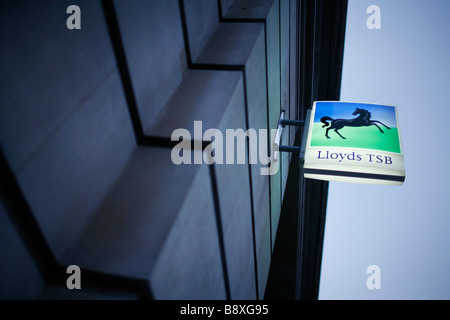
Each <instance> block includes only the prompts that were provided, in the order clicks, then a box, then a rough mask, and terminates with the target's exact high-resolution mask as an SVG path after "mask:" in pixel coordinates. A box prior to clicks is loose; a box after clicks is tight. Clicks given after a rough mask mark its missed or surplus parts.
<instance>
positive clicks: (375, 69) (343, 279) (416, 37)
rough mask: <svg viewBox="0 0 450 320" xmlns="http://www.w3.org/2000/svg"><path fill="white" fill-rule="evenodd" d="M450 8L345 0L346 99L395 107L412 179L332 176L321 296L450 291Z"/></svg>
mask: <svg viewBox="0 0 450 320" xmlns="http://www.w3.org/2000/svg"><path fill="white" fill-rule="evenodd" d="M370 5H377V6H378V7H379V8H380V13H381V15H380V17H381V20H380V22H381V23H380V26H381V29H369V28H368V27H367V25H366V21H367V20H368V18H369V17H370V16H371V14H370V13H367V12H366V11H367V8H368V7H369V6H370ZM449 13H450V1H448V0H429V1H425V0H395V1H393V0H375V1H372V0H370V1H368V0H349V6H348V16H347V31H346V40H345V52H344V68H343V77H342V89H341V101H357V102H368V103H379V104H386V105H395V106H397V108H398V116H399V123H400V130H401V136H402V143H403V151H404V157H405V167H406V180H405V182H404V184H403V185H402V186H378V185H361V184H350V183H338V182H331V183H330V187H329V195H328V207H327V218H326V226H325V239H324V251H323V260H322V272H321V283H320V292H319V299H446V300H447V299H450V273H449V272H448V270H449V266H450V237H449V235H450V205H449V199H450V187H449V181H450V170H449V165H448V163H449V161H450V160H449V159H450V149H449V147H450V143H449V138H450V137H449V136H450V123H449V121H450V107H449V102H450V90H449V84H450V58H449V57H450V42H449V40H450V27H449V23H448V14H449ZM371 265H375V266H378V267H379V270H380V273H379V275H380V284H381V288H380V289H369V288H368V287H367V285H366V283H367V279H368V278H369V276H371V274H368V273H366V270H367V268H368V267H369V266H371Z"/></svg>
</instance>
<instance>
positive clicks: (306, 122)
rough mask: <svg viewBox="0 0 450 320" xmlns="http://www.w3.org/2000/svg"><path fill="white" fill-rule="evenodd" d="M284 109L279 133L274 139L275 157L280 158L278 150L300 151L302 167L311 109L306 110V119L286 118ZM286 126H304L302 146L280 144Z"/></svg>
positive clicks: (279, 123)
mask: <svg viewBox="0 0 450 320" xmlns="http://www.w3.org/2000/svg"><path fill="white" fill-rule="evenodd" d="M284 113H285V112H284V110H283V111H282V112H281V115H280V120H279V122H278V129H277V133H276V135H275V141H274V145H275V148H274V150H275V151H274V159H275V160H276V161H277V159H278V152H277V151H279V152H292V153H300V167H301V166H302V165H303V162H304V156H305V148H306V136H307V134H308V128H309V117H310V116H311V110H310V109H308V110H307V112H306V119H305V120H289V119H284ZM285 126H297V127H303V135H302V145H301V147H295V146H285V145H280V141H281V136H282V134H283V129H284V127H285Z"/></svg>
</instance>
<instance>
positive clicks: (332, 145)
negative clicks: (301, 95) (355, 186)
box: [304, 101, 405, 185]
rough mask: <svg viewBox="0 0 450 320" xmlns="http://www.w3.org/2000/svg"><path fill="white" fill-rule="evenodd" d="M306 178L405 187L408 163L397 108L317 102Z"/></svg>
mask: <svg viewBox="0 0 450 320" xmlns="http://www.w3.org/2000/svg"><path fill="white" fill-rule="evenodd" d="M304 174H305V177H306V178H311V179H319V180H328V181H344V182H356V183H371V184H391V185H401V184H403V182H404V180H405V165H404V159H403V150H402V144H401V138H400V129H399V124H398V116H397V108H396V107H395V106H387V105H379V104H369V103H355V102H334V101H316V102H314V105H313V108H312V111H311V117H310V119H309V131H308V137H307V144H306V150H305V164H304Z"/></svg>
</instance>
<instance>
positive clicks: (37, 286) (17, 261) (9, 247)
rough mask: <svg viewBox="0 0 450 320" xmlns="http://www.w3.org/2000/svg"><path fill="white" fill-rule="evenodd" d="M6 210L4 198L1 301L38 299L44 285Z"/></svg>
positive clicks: (0, 246)
mask: <svg viewBox="0 0 450 320" xmlns="http://www.w3.org/2000/svg"><path fill="white" fill-rule="evenodd" d="M6 210H7V209H6V208H5V206H4V204H3V200H1V199H0V261H1V272H0V299H2V300H3V299H20V300H23V299H37V298H38V297H39V294H40V292H41V290H42V289H43V287H44V282H43V280H42V278H41V276H40V273H39V270H38V269H37V268H36V265H35V263H34V261H33V259H32V257H31V255H30V254H29V252H28V250H27V248H26V247H25V245H24V243H23V242H22V239H21V237H20V236H19V233H18V232H17V231H16V229H15V227H14V225H13V224H12V222H11V220H10V218H9V216H8V214H7V211H6Z"/></svg>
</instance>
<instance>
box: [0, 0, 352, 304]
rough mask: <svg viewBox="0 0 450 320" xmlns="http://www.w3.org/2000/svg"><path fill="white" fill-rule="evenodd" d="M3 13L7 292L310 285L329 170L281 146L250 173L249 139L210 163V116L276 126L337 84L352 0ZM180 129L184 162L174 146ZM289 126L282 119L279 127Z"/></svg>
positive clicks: (22, 295) (335, 91) (296, 133)
mask: <svg viewBox="0 0 450 320" xmlns="http://www.w3.org/2000/svg"><path fill="white" fill-rule="evenodd" d="M71 5H76V6H77V7H76V8H73V7H72V8H71V7H70V6H71ZM0 14H1V19H0V21H1V25H0V39H1V41H2V43H3V44H4V45H3V46H2V50H1V51H0V92H1V97H2V98H1V109H0V110H1V111H0V142H1V170H2V171H1V172H2V179H1V181H2V183H1V200H2V202H1V206H0V208H1V209H0V211H1V219H2V223H1V226H2V232H1V234H0V239H1V240H0V241H1V244H0V248H1V265H2V274H1V275H0V281H1V283H0V288H1V289H0V297H1V298H3V299H66V298H67V299H72V298H79V299H117V298H119V299H122V298H123V299H245V300H253V299H263V298H269V299H270V298H288V299H289V298H295V299H297V298H315V296H316V293H315V292H314V290H316V289H317V286H318V277H319V274H320V258H321V246H322V240H323V227H324V219H325V209H326V191H327V184H326V183H324V182H315V181H305V180H304V179H303V178H301V174H300V169H299V168H298V165H297V163H298V156H297V155H295V154H294V155H293V154H289V153H282V154H281V157H280V159H279V162H278V163H279V170H278V171H277V172H276V174H272V175H264V174H261V170H262V169H264V168H265V167H267V163H266V164H265V163H262V162H261V161H254V160H255V159H251V153H250V152H249V151H250V149H251V147H252V145H250V144H249V141H248V140H246V144H245V148H244V150H245V160H246V161H245V163H244V164H240V163H237V158H236V157H234V158H233V160H235V161H234V164H231V163H229V162H228V161H227V162H228V163H226V164H220V163H217V162H218V161H217V162H216V163H214V164H208V163H206V161H205V158H204V157H203V155H204V154H205V152H206V151H208V150H209V151H210V149H208V148H209V143H208V141H209V139H208V137H207V135H204V134H203V133H206V131H207V130H208V129H217V130H218V131H219V132H223V133H224V135H225V132H226V130H227V129H233V130H239V129H242V130H248V129H254V130H256V131H258V132H259V130H268V131H269V132H270V129H276V128H277V127H278V121H279V118H280V114H281V112H282V111H284V112H285V116H286V117H287V118H289V119H304V116H305V113H306V109H308V108H310V106H311V103H312V101H314V100H337V99H338V98H339V87H340V74H341V68H342V52H343V42H344V30H345V15H346V1H320V0H315V1H314V0H310V1H295V0H259V1H254V0H253V1H249V0H234V1H232V0H164V1H161V0H152V1H139V0H132V1H118V0H117V1H112V0H104V1H92V0H89V1H88V0H79V1H75V2H73V1H60V0H54V1H51V0H48V1H42V2H39V3H36V2H35V1H25V0H21V1H3V2H2V3H1V4H0ZM198 123H201V132H200V135H199V134H198V133H199V132H198V130H199V127H198V125H197V126H196V124H198ZM177 129H183V130H184V131H183V132H187V133H189V138H187V139H183V141H184V142H186V143H187V144H186V145H187V146H189V147H192V148H191V152H189V153H188V154H187V153H185V152H184V151H185V150H182V151H180V152H181V153H180V152H178V155H182V156H184V157H186V158H185V159H190V162H191V163H187V162H189V161H188V160H186V161H185V162H184V163H182V164H176V163H174V161H173V155H174V152H175V154H176V153H177V152H176V151H177V149H176V146H177V145H179V141H178V140H177V139H174V137H173V133H174V131H175V130H177ZM216 132H217V131H216ZM261 137H263V136H259V141H258V143H259V148H262V150H264V148H266V149H267V150H266V152H268V153H269V152H270V148H271V141H273V138H274V136H273V134H272V135H270V134H269V135H267V136H266V137H265V139H264V137H263V138H261ZM300 138H301V130H299V129H298V128H296V127H289V128H288V129H287V130H286V131H285V133H284V134H283V136H282V143H283V144H285V145H298V143H299V141H300ZM215 142H217V141H215ZM178 151H179V150H178ZM218 152H220V150H214V153H213V154H214V156H215V157H217V156H218ZM230 160H231V159H230ZM292 219H293V220H292ZM283 221H284V222H283ZM287 236H288V237H289V236H290V237H294V240H295V241H294V242H292V241H290V240H292V239H290V240H289V239H286V238H285V237H287ZM286 241H287V242H286ZM285 243H290V245H285ZM293 243H294V244H293ZM279 248H280V249H279ZM283 248H284V249H283ZM312 248H314V249H312ZM286 257H288V258H287V259H288V260H289V262H288V263H287V265H288V266H289V267H288V269H289V270H290V271H289V272H288V275H289V277H291V278H290V279H291V280H292V279H293V288H289V286H290V284H289V283H291V284H292V281H290V280H289V281H287V282H286V283H284V282H283V280H282V279H281V278H280V277H281V275H282V274H284V275H286V273H285V272H284V271H283V265H286V262H285V261H284V260H283V259H286ZM72 265H75V266H79V267H80V270H81V271H80V274H81V281H80V282H81V289H76V288H75V289H72V290H70V289H68V287H67V285H68V281H69V280H70V279H69V278H70V276H71V274H70V273H68V271H67V268H68V267H69V266H72ZM285 285H286V286H287V287H286V286H285Z"/></svg>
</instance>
